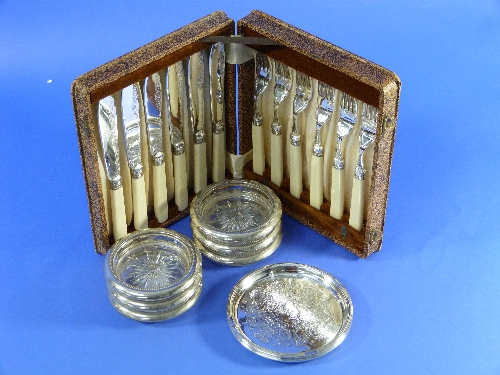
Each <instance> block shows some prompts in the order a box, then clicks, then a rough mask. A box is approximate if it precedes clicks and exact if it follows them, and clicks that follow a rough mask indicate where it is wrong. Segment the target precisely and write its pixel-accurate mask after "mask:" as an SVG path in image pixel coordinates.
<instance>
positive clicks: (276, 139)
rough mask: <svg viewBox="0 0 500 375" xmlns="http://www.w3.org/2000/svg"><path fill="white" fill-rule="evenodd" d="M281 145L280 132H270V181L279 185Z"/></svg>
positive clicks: (281, 163)
mask: <svg viewBox="0 0 500 375" xmlns="http://www.w3.org/2000/svg"><path fill="white" fill-rule="evenodd" d="M282 147H283V145H282V142H281V134H274V133H272V134H271V181H272V182H273V183H275V184H276V185H278V186H281V182H282V181H283V149H282Z"/></svg>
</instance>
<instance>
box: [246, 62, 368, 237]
mask: <svg viewBox="0 0 500 375" xmlns="http://www.w3.org/2000/svg"><path fill="white" fill-rule="evenodd" d="M268 87H272V90H273V96H272V104H271V99H270V95H266V97H267V98H268V99H266V101H263V100H262V97H263V96H264V95H263V93H264V92H265V91H266V89H267V88H268ZM292 89H293V90H295V96H294V97H293V101H291V103H288V102H287V104H286V105H284V104H283V103H284V102H285V99H286V98H287V96H288V95H289V93H290V92H291V91H292ZM254 100H255V102H254V117H253V126H252V142H253V159H254V160H253V171H254V172H255V173H257V174H260V175H263V174H264V170H265V166H266V162H267V163H268V166H269V168H270V174H271V181H272V182H273V183H274V184H276V185H278V186H281V184H282V181H283V178H284V177H285V176H284V171H283V166H284V165H285V166H288V171H287V173H288V176H289V178H290V194H291V195H293V196H294V197H296V198H299V199H300V198H301V194H302V192H303V189H304V188H306V189H307V188H308V189H309V204H310V205H311V206H312V207H314V208H316V209H318V210H319V209H321V207H322V205H323V203H324V202H325V197H326V199H327V200H329V201H330V215H331V216H332V217H334V218H336V219H339V220H340V219H342V218H343V216H344V213H345V211H349V224H350V225H351V226H352V227H353V228H355V229H357V230H362V228H363V212H364V199H365V191H366V187H365V184H366V183H365V182H364V181H365V173H366V171H365V166H364V163H365V161H366V159H367V156H366V155H365V151H366V150H367V149H368V148H369V146H370V145H371V144H372V143H374V141H375V136H376V128H377V118H378V110H377V109H376V108H374V107H371V106H369V105H367V104H366V103H362V102H361V101H359V100H357V99H355V98H354V97H352V96H350V95H348V94H346V93H344V92H341V91H339V90H337V89H335V88H334V87H331V86H329V85H327V84H325V83H323V82H319V81H316V80H314V79H312V78H311V77H309V76H307V75H305V74H303V73H301V72H299V71H294V70H293V69H292V68H290V67H288V66H286V65H285V64H283V63H281V62H278V61H275V60H272V59H270V58H269V57H267V56H265V55H263V54H261V53H259V52H256V56H255V92H254ZM311 103H315V104H316V105H315V106H314V105H313V104H311ZM271 105H273V107H272V108H273V117H272V121H271V118H270V117H269V118H267V119H266V118H265V117H263V115H262V113H263V112H266V108H268V110H267V111H268V112H269V111H270V110H271V108H270V106H271ZM282 107H283V108H282ZM308 107H310V109H309V110H307V108H308ZM285 112H286V113H285ZM304 112H305V114H304V115H302V116H299V115H300V114H301V113H304ZM269 116H270V115H269ZM288 119H291V128H290V129H288V126H289V122H288ZM263 125H266V126H263ZM269 127H270V131H269V130H264V129H269ZM285 129H286V130H285ZM313 129H314V130H313ZM265 131H269V134H266V133H265ZM356 132H358V133H359V134H358V140H356V138H355V137H351V134H353V133H356ZM282 134H289V137H290V139H289V142H290V144H289V146H288V147H287V148H286V149H284V148H283V145H284V142H283V139H282ZM304 137H306V141H305V142H304ZM266 138H268V139H270V142H269V144H267V143H266V142H265V139H266ZM350 138H352V139H350ZM330 139H331V140H330ZM358 141H359V144H358V143H357V142H358ZM325 147H326V148H328V152H326V150H325ZM266 149H267V150H268V151H267V152H266ZM355 155H356V156H357V162H356V161H355ZM372 155H373V154H372V152H370V156H369V157H370V158H373V156H372ZM304 158H305V160H308V161H309V160H310V163H307V164H305V163H304V162H303V159H304ZM346 158H347V159H349V162H346ZM354 164H355V168H354ZM346 165H347V166H348V168H351V165H353V171H352V172H353V182H352V189H351V191H350V193H351V200H350V206H346V204H345V198H344V197H345V195H346V189H348V188H349V187H350V185H348V182H350V181H348V182H346V181H345V169H346ZM370 166H371V159H370ZM347 191H348V192H349V190H347ZM328 193H329V196H328ZM348 203H349V202H348Z"/></svg>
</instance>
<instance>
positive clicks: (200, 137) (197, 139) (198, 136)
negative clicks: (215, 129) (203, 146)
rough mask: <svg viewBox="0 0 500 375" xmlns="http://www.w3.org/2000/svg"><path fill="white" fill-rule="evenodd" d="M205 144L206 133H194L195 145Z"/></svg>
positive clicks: (201, 131)
mask: <svg viewBox="0 0 500 375" xmlns="http://www.w3.org/2000/svg"><path fill="white" fill-rule="evenodd" d="M203 142H205V131H204V130H203V129H200V130H198V131H196V132H195V133H194V143H195V144H197V145H199V144H200V143H203Z"/></svg>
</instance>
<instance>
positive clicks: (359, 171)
mask: <svg viewBox="0 0 500 375" xmlns="http://www.w3.org/2000/svg"><path fill="white" fill-rule="evenodd" d="M363 154H364V150H359V155H358V162H357V163H356V169H354V177H355V178H356V179H358V180H360V181H364V180H365V172H366V170H365V168H364V165H363Z"/></svg>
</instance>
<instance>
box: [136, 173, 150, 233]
mask: <svg viewBox="0 0 500 375" xmlns="http://www.w3.org/2000/svg"><path fill="white" fill-rule="evenodd" d="M132 204H133V207H134V227H135V229H146V228H147V227H148V208H147V207H148V206H147V203H146V185H145V183H144V174H142V175H141V177H138V178H132Z"/></svg>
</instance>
